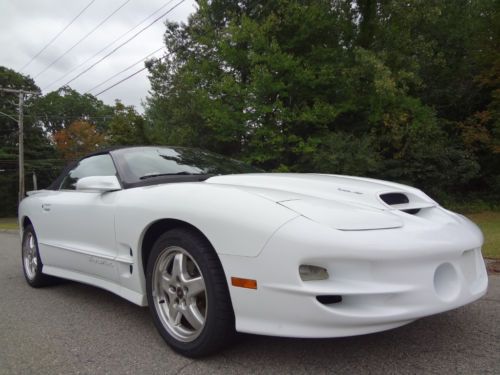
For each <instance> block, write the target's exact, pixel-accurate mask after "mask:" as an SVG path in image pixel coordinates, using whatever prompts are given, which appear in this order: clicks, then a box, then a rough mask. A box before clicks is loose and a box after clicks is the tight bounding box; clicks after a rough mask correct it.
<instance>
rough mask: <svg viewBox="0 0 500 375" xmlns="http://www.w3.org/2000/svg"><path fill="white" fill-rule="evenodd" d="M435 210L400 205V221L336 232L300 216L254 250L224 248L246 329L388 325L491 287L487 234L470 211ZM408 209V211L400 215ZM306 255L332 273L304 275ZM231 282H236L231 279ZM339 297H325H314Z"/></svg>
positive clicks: (352, 330) (278, 331) (314, 333)
mask: <svg viewBox="0 0 500 375" xmlns="http://www.w3.org/2000/svg"><path fill="white" fill-rule="evenodd" d="M433 210H437V211H434V213H433V214H432V215H434V216H433V218H432V219H433V220H432V225H430V224H429V217H418V216H415V217H413V216H412V215H408V214H405V213H401V215H403V218H404V219H405V226H404V227H403V228H399V229H387V230H372V231H339V230H332V229H331V228H329V227H327V226H324V225H320V224H317V223H315V222H313V221H311V220H309V219H306V218H304V217H298V218H295V219H292V220H291V221H289V222H288V223H287V224H285V225H284V226H282V227H281V228H280V229H279V230H278V231H276V232H275V234H274V235H273V237H272V238H271V239H270V240H269V241H268V243H267V244H266V246H265V247H264V249H263V251H262V252H261V253H260V255H259V256H257V257H239V256H224V255H221V262H222V264H223V266H224V269H225V270H226V273H227V277H228V280H230V278H231V276H237V277H244V278H250V279H256V280H257V283H258V289H257V290H250V289H242V288H236V287H231V286H230V293H231V298H232V303H233V307H234V310H235V316H236V329H237V330H238V331H240V332H248V333H257V334H266V335H275V336H288V337H318V338H319V337H340V336H351V335H358V334H365V333H371V332H376V331H382V330H386V329H390V328H394V327H398V326H401V325H404V324H406V323H409V322H411V321H413V320H415V319H418V318H421V317H424V316H428V315H432V314H436V313H440V312H443V311H447V310H451V309H454V308H457V307H459V306H462V305H465V304H467V303H470V302H472V301H474V300H476V299H478V298H479V297H481V296H482V295H484V294H485V293H486V289H487V284H488V278H487V274H486V269H485V266H484V262H483V259H482V256H481V251H480V247H481V246H482V242H483V238H482V234H481V232H480V231H479V229H477V227H476V226H475V225H474V224H472V223H471V222H469V221H468V220H466V219H464V218H461V217H459V216H458V215H454V214H451V213H448V212H446V211H445V210H443V209H441V208H435V209H433ZM404 215H406V216H407V217H406V216H404ZM302 264H308V265H317V266H321V267H324V268H326V269H327V270H328V273H329V278H328V279H327V280H321V281H306V282H304V281H302V280H301V278H300V275H299V272H298V269H299V266H300V265H302ZM229 285H230V283H229ZM332 295H333V296H341V297H342V301H341V302H339V303H332V304H324V303H321V302H319V301H318V300H317V298H316V297H317V296H332Z"/></svg>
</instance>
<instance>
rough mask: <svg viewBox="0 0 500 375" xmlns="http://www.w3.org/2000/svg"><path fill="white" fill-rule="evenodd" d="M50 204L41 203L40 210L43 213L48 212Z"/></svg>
mask: <svg viewBox="0 0 500 375" xmlns="http://www.w3.org/2000/svg"><path fill="white" fill-rule="evenodd" d="M50 206H51V205H50V203H43V204H42V210H44V211H50Z"/></svg>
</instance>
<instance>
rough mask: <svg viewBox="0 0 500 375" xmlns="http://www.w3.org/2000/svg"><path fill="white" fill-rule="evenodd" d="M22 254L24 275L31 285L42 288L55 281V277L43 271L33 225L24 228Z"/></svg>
mask: <svg viewBox="0 0 500 375" xmlns="http://www.w3.org/2000/svg"><path fill="white" fill-rule="evenodd" d="M21 256H22V261H23V271H24V277H25V278H26V281H27V282H28V284H29V285H30V286H32V287H33V288H40V287H42V286H46V285H51V284H53V283H54V281H55V280H56V279H55V278H53V277H51V276H49V275H44V274H43V273H42V267H43V264H42V259H41V258H40V254H39V252H38V240H37V238H36V233H35V229H34V228H33V226H31V225H28V226H27V227H26V228H25V229H24V233H23V242H22V253H21Z"/></svg>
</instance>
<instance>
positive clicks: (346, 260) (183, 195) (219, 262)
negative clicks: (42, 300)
mask: <svg viewBox="0 0 500 375" xmlns="http://www.w3.org/2000/svg"><path fill="white" fill-rule="evenodd" d="M256 172H257V173H256ZM258 172H259V171H257V170H255V169H253V168H252V167H250V166H248V165H246V164H244V163H241V162H237V161H235V160H231V159H227V158H223V157H221V156H218V155H214V154H211V153H208V152H204V151H200V150H194V149H187V148H179V147H130V148H121V149H116V150H111V151H106V152H100V153H96V154H92V155H89V156H87V157H85V158H83V159H81V160H80V161H79V162H77V163H75V164H74V165H73V166H71V167H69V168H68V169H67V170H66V171H65V172H64V173H63V174H62V175H61V176H60V177H59V178H58V179H57V180H56V181H55V182H54V183H53V184H52V185H51V186H50V187H49V188H48V189H46V190H40V191H34V192H30V194H29V196H28V197H27V198H25V199H24V200H23V201H22V202H21V204H20V207H19V220H20V227H21V228H22V229H21V232H22V260H23V269H24V274H25V276H26V280H27V282H28V283H29V284H30V285H31V286H33V287H39V286H43V285H47V284H49V283H50V282H51V281H53V280H54V277H59V278H64V279H71V280H76V281H79V282H83V283H87V284H91V285H95V286H97V287H101V288H104V289H107V290H109V291H111V292H113V293H116V294H118V295H120V296H122V297H123V298H126V299H127V300H129V301H131V302H133V303H135V304H138V305H140V306H146V305H149V308H150V310H151V313H152V316H153V319H154V322H155V325H156V327H157V328H158V330H159V332H160V334H161V335H162V337H163V338H164V339H165V341H166V342H167V343H168V344H170V345H171V346H172V347H173V348H174V349H175V350H177V351H178V352H180V353H182V354H184V355H187V356H193V357H195V356H201V355H206V354H208V353H211V352H214V351H216V350H218V349H220V348H221V347H222V346H223V345H224V344H225V343H227V342H228V340H229V339H230V338H231V337H232V336H233V334H234V332H235V331H239V332H249V333H256V334H264V335H276V336H290V337H318V338H319V337H338V336H350V335H358V334H365V333H370V332H376V331H382V330H386V329H390V328H394V327H398V326H402V325H404V324H407V323H410V322H412V321H414V320H415V319H418V318H421V317H424V316H428V315H432V314H436V313H440V312H443V311H446V310H450V309H454V308H456V307H459V306H462V305H465V304H467V303H470V302H472V301H474V300H476V299H478V298H479V297H481V296H482V295H484V294H485V292H486V288H487V284H488V278H487V274H486V270H485V266H484V262H483V258H482V256H481V246H482V244H483V236H482V234H481V231H480V230H479V229H478V228H477V227H476V225H474V224H473V223H472V222H470V221H469V220H468V219H466V218H465V217H463V216H461V215H458V214H455V213H453V212H450V211H448V210H446V209H444V208H442V207H440V206H439V205H438V204H437V203H436V202H434V201H433V200H432V199H431V198H429V197H428V196H427V195H425V194H424V193H422V192H421V191H420V190H417V189H415V188H411V187H408V186H405V185H401V184H396V183H392V182H386V181H379V180H373V179H368V178H359V177H349V176H338V175H321V174H278V173H258Z"/></svg>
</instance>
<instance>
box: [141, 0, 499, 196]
mask: <svg viewBox="0 0 500 375" xmlns="http://www.w3.org/2000/svg"><path fill="white" fill-rule="evenodd" d="M197 3H198V9H197V11H196V12H195V13H194V14H193V15H192V16H191V17H190V18H189V20H188V22H187V23H186V24H179V23H168V24H167V25H166V26H167V29H166V33H165V43H166V47H167V50H168V55H167V56H166V57H165V58H164V59H161V60H159V59H157V60H151V61H150V62H149V64H148V67H149V72H150V81H151V91H150V96H149V97H148V99H147V103H146V118H147V120H148V125H149V127H148V129H149V134H150V135H151V137H152V140H154V141H155V142H161V143H171V144H183V145H194V146H198V147H204V148H208V149H211V150H213V151H217V152H220V153H223V154H226V155H230V156H236V157H242V158H245V159H246V160H248V161H251V162H253V163H256V164H258V165H260V166H262V167H264V168H267V169H270V170H280V171H286V170H288V171H296V172H299V171H306V172H312V171H317V172H323V173H347V174H357V175H368V176H376V177H381V178H389V179H392V180H398V181H402V182H407V183H412V184H415V185H417V186H419V187H422V188H424V189H426V190H428V191H430V192H431V193H432V194H435V195H440V194H442V193H443V192H446V193H449V194H454V195H455V196H460V195H461V194H463V193H466V192H478V193H488V194H490V195H491V194H493V195H494V192H495V189H498V190H500V189H499V188H500V185H499V183H500V178H499V177H498V176H499V170H500V168H499V165H500V159H499V155H500V154H499V153H498V145H499V131H498V121H499V120H498V119H499V117H498V110H499V104H498V99H499V91H498V90H499V82H498V69H499V63H498V55H499V53H498V51H499V50H500V48H499V46H498V39H499V38H498V35H500V30H499V19H498V17H499V16H498V14H499V13H500V12H499V9H498V8H499V5H498V4H499V3H498V2H493V1H489V0H458V1H456V0H437V1H432V2H429V1H424V0H413V1H404V2H402V1H396V0H356V1H354V0H353V1H348V0H346V1H337V0H335V1H334V0H331V1H326V0H323V1H295V0H271V1H266V2H263V1H255V0H246V1H239V2H233V1H229V0H212V1H205V0H200V1H198V2H197Z"/></svg>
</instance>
